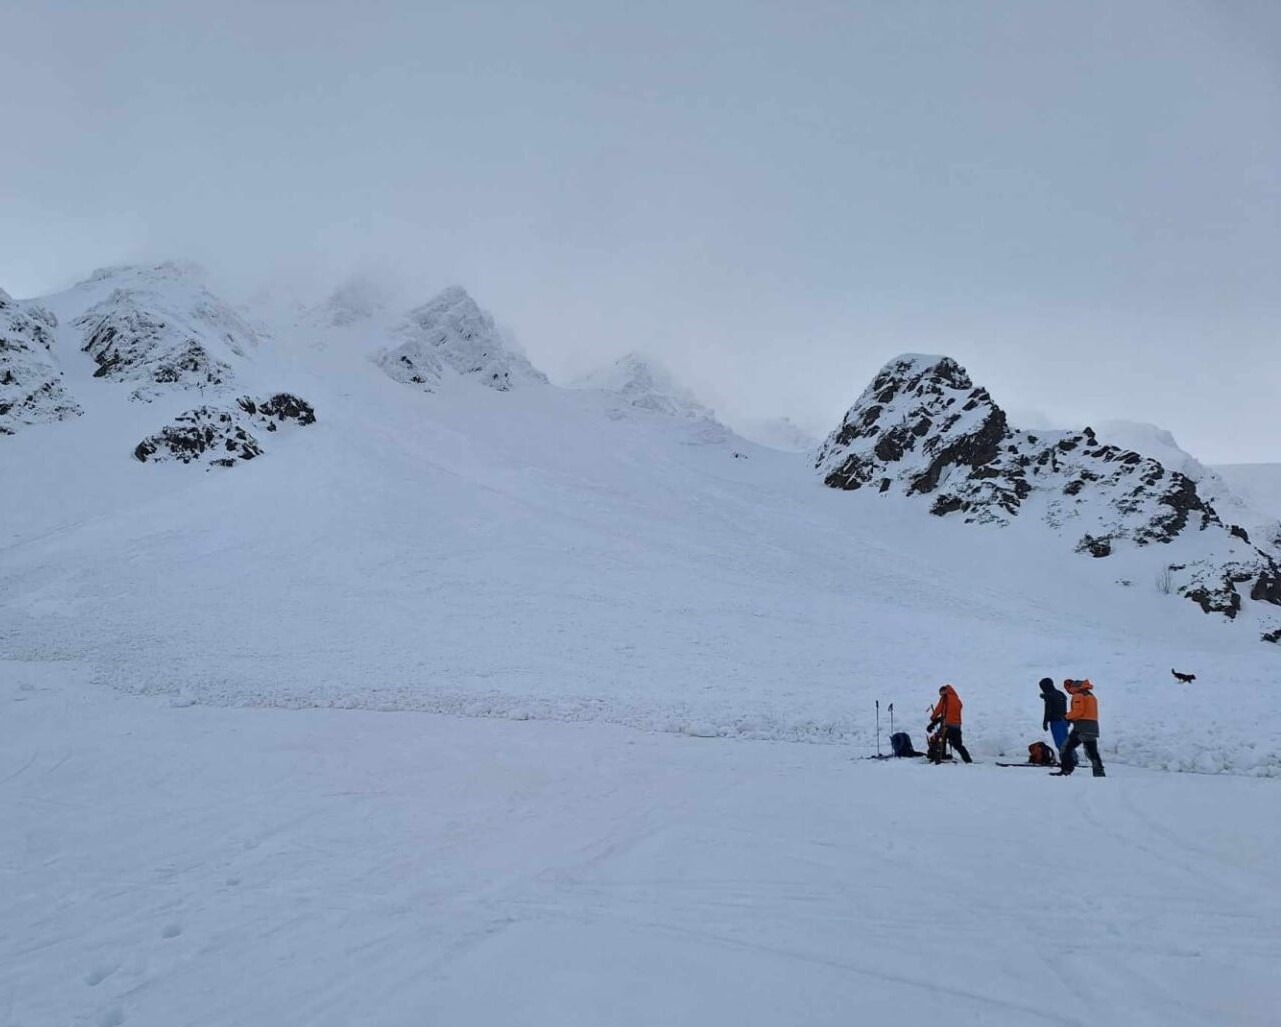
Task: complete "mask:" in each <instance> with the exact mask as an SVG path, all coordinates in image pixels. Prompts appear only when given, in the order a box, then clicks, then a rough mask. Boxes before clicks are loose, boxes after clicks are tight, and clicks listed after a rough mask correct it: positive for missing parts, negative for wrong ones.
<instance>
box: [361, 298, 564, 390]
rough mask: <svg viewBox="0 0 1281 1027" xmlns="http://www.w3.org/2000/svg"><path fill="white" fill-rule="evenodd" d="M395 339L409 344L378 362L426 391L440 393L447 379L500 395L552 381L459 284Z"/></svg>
mask: <svg viewBox="0 0 1281 1027" xmlns="http://www.w3.org/2000/svg"><path fill="white" fill-rule="evenodd" d="M395 334H396V335H397V336H398V337H399V338H401V339H403V340H404V341H403V342H402V343H401V344H400V345H399V346H396V347H394V348H389V349H386V350H383V351H381V352H380V353H378V354H377V355H376V356H375V361H376V362H377V364H378V365H379V366H380V367H381V368H382V369H383V370H384V371H386V372H387V374H388V375H390V376H391V377H392V378H394V379H395V380H396V381H398V382H404V383H405V384H407V385H415V386H418V387H419V388H421V389H422V390H423V391H424V392H435V391H436V390H437V389H438V388H439V387H440V385H441V383H442V381H443V380H444V378H445V376H446V375H447V374H456V375H461V376H462V377H465V378H473V379H475V380H477V381H479V382H480V383H481V384H483V385H486V386H488V387H489V388H491V389H496V390H498V391H499V392H507V391H509V390H511V389H513V388H516V387H518V386H522V385H543V384H546V382H547V378H546V376H545V375H544V374H543V373H542V372H541V371H539V370H538V369H537V368H535V367H534V366H533V365H532V364H531V363H530V362H529V361H528V360H526V359H525V357H524V356H523V355H521V354H520V353H517V352H516V351H515V350H513V349H512V348H511V347H510V346H509V345H508V343H507V341H506V340H505V339H504V338H503V337H502V334H501V333H500V332H499V330H498V328H497V326H496V325H495V324H494V319H493V318H492V317H491V316H490V315H489V314H488V313H486V312H485V311H483V310H481V309H480V307H479V306H477V305H476V301H475V300H473V299H472V298H471V297H470V296H469V295H468V294H467V292H466V290H465V289H463V288H462V287H460V286H457V285H455V286H450V287H449V288H448V289H446V290H445V291H444V292H442V293H440V295H438V296H436V297H435V298H434V299H433V300H431V301H430V302H428V303H425V304H423V305H422V306H421V307H416V308H415V309H414V310H411V311H410V312H409V313H408V314H407V315H406V317H405V320H404V321H403V322H402V323H401V324H400V326H399V327H398V328H397V329H396V330H395Z"/></svg>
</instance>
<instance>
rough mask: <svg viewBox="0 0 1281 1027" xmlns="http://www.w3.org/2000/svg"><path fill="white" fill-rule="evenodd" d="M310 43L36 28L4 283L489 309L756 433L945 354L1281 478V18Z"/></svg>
mask: <svg viewBox="0 0 1281 1027" xmlns="http://www.w3.org/2000/svg"><path fill="white" fill-rule="evenodd" d="M300 18H301V15H300V13H299V10H298V9H297V8H296V7H294V6H292V5H285V4H267V5H239V4H231V5H227V6H225V7H221V8H216V9H215V8H211V7H199V6H192V5H172V4H157V3H154V2H148V0H130V2H125V3H121V4H113V5H96V6H94V5H88V6H85V5H49V4H43V5H42V4H25V5H14V6H13V9H12V10H9V11H7V12H6V17H5V32H4V33H3V38H0V57H2V58H3V60H0V89H3V91H4V95H6V96H7V97H10V98H12V99H13V102H11V103H10V104H8V105H6V109H5V139H6V143H5V144H4V159H3V160H0V196H3V197H4V203H3V207H2V210H0V282H3V283H4V287H5V288H6V289H7V290H8V291H9V292H10V293H12V294H13V295H14V296H15V297H18V298H20V299H22V298H30V297H34V296H38V295H46V294H49V293H52V292H55V291H57V290H59V289H61V288H65V287H66V286H68V285H70V284H71V283H72V282H74V281H77V280H79V279H81V278H83V277H84V275H85V274H86V273H87V272H88V271H90V270H91V269H92V268H94V267H98V266H102V265H111V264H119V263H126V262H129V263H132V262H142V263H147V264H152V265H154V264H157V263H160V262H161V261H164V260H167V259H170V258H174V257H178V258H192V259H195V260H199V261H200V262H202V263H203V264H204V265H206V266H207V267H208V268H209V270H210V274H211V276H212V281H213V283H214V284H215V285H216V286H217V288H216V291H217V292H218V293H219V294H220V295H222V296H224V297H226V298H227V299H229V300H231V301H232V302H237V301H239V300H241V299H243V298H244V297H246V296H248V295H249V294H250V293H253V292H257V291H259V290H262V289H266V290H267V291H268V292H270V293H271V294H272V295H274V296H277V297H280V298H281V302H282V303H290V304H301V305H303V306H315V305H318V304H320V303H323V302H324V301H325V298H326V297H328V296H330V294H331V293H333V292H334V291H335V290H336V289H337V290H340V291H341V289H342V287H343V285H342V283H344V282H347V281H349V280H350V279H352V277H353V276H357V277H359V278H361V279H363V280H364V281H366V282H370V283H374V285H375V288H373V289H371V290H367V291H365V292H364V293H361V292H360V291H359V290H357V291H356V292H350V293H349V294H348V295H347V296H346V301H347V303H348V306H351V305H352V304H354V305H355V306H360V305H361V303H362V302H366V301H369V302H373V301H375V300H378V301H379V302H381V300H379V297H378V296H377V295H375V294H376V293H379V292H381V291H386V292H389V293H391V294H392V300H393V302H392V303H391V305H392V306H398V307H399V309H407V307H408V305H409V304H408V303H403V304H402V303H400V301H401V300H409V301H411V302H422V301H423V298H424V297H430V296H432V295H435V294H437V293H438V292H439V291H440V290H441V289H444V288H446V287H447V286H449V285H450V284H451V283H454V282H464V283H466V285H467V287H468V289H469V290H471V291H472V292H473V293H474V294H475V295H478V296H484V297H485V298H486V302H488V303H489V304H491V305H492V307H493V308H494V309H495V310H501V311H502V312H503V317H504V318H506V319H507V321H508V323H510V324H511V325H513V326H517V327H518V334H519V341H520V343H521V345H522V346H523V348H524V350H525V352H526V353H527V354H528V356H529V358H530V359H531V361H532V362H533V363H534V364H536V365H537V366H539V367H540V368H542V369H543V370H544V371H545V372H546V373H547V374H548V375H549V376H550V377H551V378H552V380H553V381H568V380H571V379H573V378H575V377H577V376H579V375H581V374H584V373H588V372H590V371H591V370H593V369H594V368H597V367H600V366H603V365H606V364H608V363H609V362H611V361H612V360H615V359H617V358H619V357H621V356H623V355H624V354H626V353H629V352H633V351H639V352H644V353H650V354H653V355H654V356H655V357H656V358H658V359H660V360H661V361H662V362H663V363H664V364H665V365H667V366H668V367H669V368H671V370H672V371H673V373H674V374H676V375H677V376H678V377H679V378H680V379H681V380H682V381H684V382H686V383H688V384H690V385H691V386H692V387H693V388H694V389H695V391H697V392H698V393H699V395H700V397H701V398H702V399H703V400H704V401H705V402H707V403H708V404H709V405H710V406H712V407H714V408H715V409H716V410H717V411H718V413H719V414H720V415H721V416H722V417H723V418H724V419H725V420H726V421H727V422H728V423H733V422H734V421H736V420H739V421H748V420H754V419H762V418H764V419H770V418H776V417H781V416H788V417H791V418H792V419H793V420H794V421H796V422H797V423H799V424H803V425H806V426H809V425H813V424H827V423H830V422H831V421H832V420H833V419H836V418H839V417H840V416H841V414H842V412H843V411H844V410H845V409H846V407H847V405H848V402H849V396H850V394H851V393H852V392H856V391H857V390H858V389H859V388H861V387H862V384H863V383H864V382H866V381H867V380H868V379H869V378H870V377H872V376H873V375H874V374H875V373H876V371H877V369H878V368H879V367H880V366H881V363H882V362H883V361H884V359H885V358H886V356H887V355H888V354H892V353H898V352H913V351H919V352H942V353H948V354H950V355H953V356H954V357H956V359H958V360H959V361H961V362H962V363H963V364H964V366H966V367H967V368H970V369H971V370H972V371H973V372H974V373H975V374H977V375H979V376H980V377H981V378H982V380H983V381H985V382H986V383H988V385H989V387H991V388H992V389H993V390H994V392H998V393H999V394H1000V395H1002V396H1005V397H1008V398H1009V402H1010V403H1011V404H1013V405H1017V406H1020V407H1029V408H1034V409H1037V410H1043V411H1045V412H1046V414H1047V417H1048V418H1050V419H1051V420H1052V421H1053V422H1055V423H1061V424H1075V425H1081V424H1088V423H1091V422H1092V421H1095V420H1099V419H1102V418H1116V417H1125V418H1130V419H1133V420H1138V421H1143V422H1151V423H1155V424H1160V425H1162V426H1164V427H1166V428H1168V429H1170V430H1172V431H1173V432H1174V433H1175V435H1176V437H1177V438H1179V440H1180V441H1181V443H1182V444H1183V445H1185V446H1186V447H1187V448H1188V449H1189V450H1190V451H1191V452H1194V453H1196V454H1197V456H1198V457H1199V458H1200V459H1202V460H1203V461H1206V462H1210V463H1222V462H1249V461H1269V460H1276V459H1277V458H1278V455H1279V454H1278V450H1277V445H1278V444H1277V442H1276V438H1277V436H1276V432H1275V431H1274V430H1273V420H1272V418H1273V413H1272V411H1273V410H1274V407H1275V397H1276V394H1277V388H1278V382H1281V347H1279V346H1277V344H1276V343H1277V336H1276V312H1277V309H1278V306H1279V304H1278V300H1279V299H1281V288H1279V286H1278V280H1277V276H1276V267H1277V266H1278V265H1279V264H1281V231H1279V229H1281V201H1279V198H1278V197H1279V187H1278V179H1277V176H1276V174H1275V168H1277V167H1278V166H1281V76H1279V75H1278V68H1279V67H1281V49H1279V44H1278V40H1279V39H1281V31H1279V29H1281V24H1279V22H1281V15H1279V14H1278V11H1277V8H1276V7H1275V5H1269V4H1264V3H1257V2H1236V3H1231V4H1203V3H1197V2H1193V0H1160V2H1158V0H1135V2H1132V3H1126V4H1123V5H1116V4H1108V3H1103V2H1101V0H1087V2H1084V3H1079V4H1063V5H1021V4H1008V3H1003V2H996V0H984V2H979V3H969V4H951V3H924V4H913V5H910V6H907V7H904V6H903V5H898V4H885V5H881V4H876V5H872V4H864V5H803V6H802V7H801V8H800V9H799V10H794V9H792V8H784V7H779V6H777V5H747V6H746V7H745V6H743V5H741V4H729V3H724V2H705V3H698V4H685V5H679V6H677V7H670V8H667V7H665V8H663V9H662V10H655V9H653V8H650V7H646V6H639V7H638V6H636V5H624V4H617V3H587V2H585V0H571V2H559V3H551V4H540V5H537V7H536V8H534V7H529V6H525V5H514V4H502V3H500V4H492V5H474V4H454V3H437V4H429V5H421V4H411V3H408V2H394V0H393V2H389V3H385V4H378V5H376V7H375V9H373V10H363V9H362V10H360V11H359V12H357V11H355V10H354V9H351V8H350V7H347V6H346V5H339V4H334V3H329V2H321V3H317V4H313V5H309V7H308V9H307V16H306V31H303V30H302V23H301V22H300ZM366 305H367V303H366ZM816 371H817V372H818V373H816ZM707 383H715V388H716V390H717V392H718V395H715V396H709V395H705V394H704V386H705V385H706V384H707Z"/></svg>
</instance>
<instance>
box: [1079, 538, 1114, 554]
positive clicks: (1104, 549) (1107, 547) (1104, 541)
mask: <svg viewBox="0 0 1281 1027" xmlns="http://www.w3.org/2000/svg"><path fill="white" fill-rule="evenodd" d="M1076 551H1077V552H1078V553H1089V554H1090V555H1091V556H1093V557H1096V558H1102V557H1104V556H1111V555H1112V540H1111V539H1110V538H1108V537H1107V536H1106V535H1105V536H1103V537H1102V538H1095V537H1094V536H1093V535H1085V536H1084V537H1083V538H1082V539H1081V541H1080V542H1078V543H1077V544H1076Z"/></svg>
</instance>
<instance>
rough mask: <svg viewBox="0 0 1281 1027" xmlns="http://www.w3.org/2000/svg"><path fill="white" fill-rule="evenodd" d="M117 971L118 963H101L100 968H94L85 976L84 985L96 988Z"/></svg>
mask: <svg viewBox="0 0 1281 1027" xmlns="http://www.w3.org/2000/svg"><path fill="white" fill-rule="evenodd" d="M119 969H120V964H119V963H103V964H102V965H100V966H96V967H94V968H93V969H92V970H90V971H89V972H88V973H87V974H85V984H87V985H89V987H91V988H96V987H97V986H98V985H99V984H101V983H102V982H103V981H105V980H106V979H107V978H108V977H110V976H111V975H112V974H113V973H115V972H116V971H117V970H119Z"/></svg>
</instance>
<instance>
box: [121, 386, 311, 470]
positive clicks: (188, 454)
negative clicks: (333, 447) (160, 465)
mask: <svg viewBox="0 0 1281 1027" xmlns="http://www.w3.org/2000/svg"><path fill="white" fill-rule="evenodd" d="M315 421H316V414H315V411H314V410H313V409H312V407H311V404H309V403H307V402H306V401H304V400H301V399H299V398H298V397H297V396H293V395H290V394H289V393H285V392H281V393H277V394H276V395H274V396H272V397H271V398H270V399H267V400H265V401H261V402H260V401H257V400H254V399H252V398H251V397H249V396H242V397H241V398H240V399H238V400H236V402H235V405H234V406H233V407H231V408H229V409H221V408H216V407H209V406H202V407H197V408H196V409H194V410H188V411H187V412H186V413H182V414H179V415H178V416H177V417H175V418H174V420H173V423H172V424H169V425H166V426H165V427H164V428H162V429H161V430H160V431H158V432H156V433H155V434H154V435H149V436H147V437H146V438H145V439H143V440H142V441H141V442H140V443H138V445H137V446H136V447H135V448H134V451H133V455H134V458H135V459H136V460H139V461H141V462H143V463H147V462H159V461H167V460H175V461H178V462H180V463H184V464H189V463H195V462H198V461H203V462H207V463H208V464H209V466H211V467H232V466H234V465H235V464H236V463H237V462H238V461H246V460H253V459H254V458H255V457H259V456H262V454H263V449H262V445H261V443H260V442H259V441H258V439H257V438H256V437H255V436H254V434H253V432H252V430H251V429H253V428H255V427H257V428H261V429H263V430H265V431H269V432H274V431H278V430H279V428H280V426H282V425H285V424H288V423H293V424H296V425H299V426H302V425H309V424H314V423H315ZM206 456H209V457H210V459H208V460H207V461H205V457H206Z"/></svg>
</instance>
